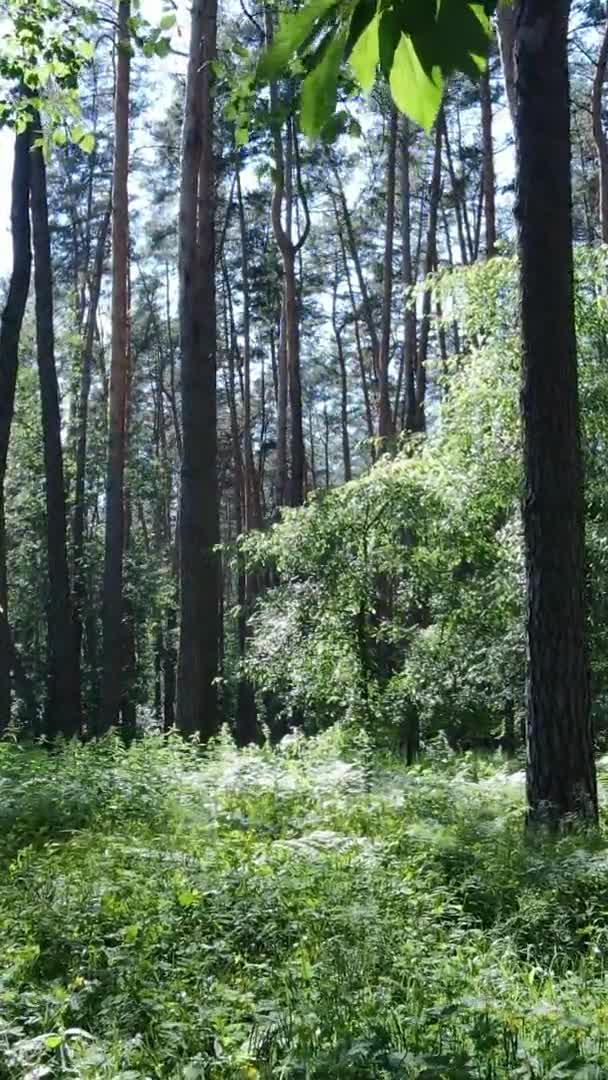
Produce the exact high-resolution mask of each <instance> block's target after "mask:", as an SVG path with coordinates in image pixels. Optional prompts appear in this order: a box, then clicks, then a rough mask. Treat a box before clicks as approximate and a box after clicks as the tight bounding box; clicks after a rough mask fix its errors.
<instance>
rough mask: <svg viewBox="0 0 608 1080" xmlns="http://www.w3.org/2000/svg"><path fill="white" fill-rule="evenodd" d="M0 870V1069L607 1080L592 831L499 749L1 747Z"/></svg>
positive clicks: (93, 1074)
mask: <svg viewBox="0 0 608 1080" xmlns="http://www.w3.org/2000/svg"><path fill="white" fill-rule="evenodd" d="M602 790H604V783H602ZM0 863H1V865H0V952H1V955H2V963H1V967H0V1080H8V1078H11V1080H12V1078H24V1080H25V1078H28V1080H42V1078H44V1077H78V1078H80V1080H85V1078H87V1080H88V1078H91V1080H92V1078H95V1080H103V1078H108V1080H109V1078H111V1080H144V1078H148V1077H150V1078H157V1077H166V1078H176V1080H177V1078H180V1080H199V1078H209V1080H216V1078H217V1080H224V1078H232V1077H234V1078H245V1080H246V1078H249V1080H254V1078H258V1077H259V1078H260V1080H265V1078H270V1077H282V1078H285V1080H296V1078H298V1080H300V1078H301V1080H305V1078H306V1080H321V1078H334V1077H335V1078H342V1077H344V1078H346V1077H353V1078H357V1080H364V1078H367V1077H370V1078H371V1077H378V1078H382V1077H391V1076H396V1077H402V1078H414V1077H416V1078H419V1080H422V1078H426V1080H431V1078H445V1080H448V1078H449V1080H456V1078H479V1080H499V1078H501V1080H502V1078H507V1077H509V1078H513V1077H526V1078H530V1080H540V1078H541V1077H542V1078H545V1077H547V1078H548V1077H551V1078H558V1077H579V1078H591V1077H598V1078H599V1077H605V1076H607V1075H608V997H607V994H606V991H607V989H608V979H607V967H606V946H607V935H608V888H607V885H606V883H607V881H608V848H607V846H606V838H605V836H600V837H596V838H585V837H583V836H576V835H575V836H570V837H568V838H564V839H562V840H560V841H559V842H544V843H540V842H536V843H535V844H534V845H531V844H526V842H525V840H524V838H523V830H522V788H521V782H520V780H519V779H518V777H517V775H515V776H513V775H511V774H509V772H508V771H506V770H505V769H504V767H503V766H502V765H501V763H500V761H498V760H497V761H492V760H487V761H480V760H478V759H475V758H473V757H471V756H465V757H461V758H446V759H444V760H442V759H441V756H440V755H436V756H434V757H432V758H430V759H428V760H427V761H425V762H423V763H422V765H421V766H420V767H419V768H417V769H416V770H410V771H407V770H406V769H405V768H404V767H403V766H402V765H401V764H400V763H397V762H390V761H389V762H387V761H386V760H380V759H376V758H374V756H373V755H372V754H370V752H369V751H368V750H367V749H366V747H365V746H363V747H359V748H357V747H353V746H352V744H351V745H349V744H348V743H347V742H346V741H345V740H344V737H343V736H342V735H340V733H339V732H336V731H334V732H330V733H328V734H326V735H325V736H322V737H320V738H318V739H316V740H308V741H307V740H304V739H301V738H299V737H292V738H290V739H288V740H286V741H285V742H284V743H283V744H282V745H281V747H279V748H278V749H276V750H274V751H273V750H270V749H261V750H250V751H246V752H238V751H236V750H235V749H234V747H233V746H232V745H231V744H230V742H229V740H227V739H220V740H218V742H217V743H216V745H215V746H214V747H213V748H212V749H211V750H210V751H209V752H208V753H206V754H205V755H202V754H201V753H200V752H198V751H197V750H196V748H193V747H187V746H184V744H183V743H181V742H180V741H178V740H173V739H168V740H161V739H153V738H150V739H148V740H146V741H144V742H143V743H141V744H137V745H136V746H134V747H133V748H132V749H131V750H130V751H129V752H127V751H126V750H124V749H123V748H122V746H121V745H120V743H119V742H118V741H117V740H113V739H109V740H107V741H105V742H103V743H102V744H100V745H98V746H96V747H95V746H88V747H84V748H83V747H78V746H66V747H64V748H63V749H61V750H59V751H57V752H53V753H49V752H48V751H46V750H23V749H19V748H17V747H14V746H12V745H8V744H6V745H2V746H0Z"/></svg>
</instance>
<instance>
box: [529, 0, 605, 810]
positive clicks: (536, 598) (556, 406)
mask: <svg viewBox="0 0 608 1080" xmlns="http://www.w3.org/2000/svg"><path fill="white" fill-rule="evenodd" d="M569 8H570V3H569V0H519V4H518V10H517V24H516V44H515V49H516V71H517V85H516V91H517V109H516V137H517V199H516V217H517V224H518V241H519V255H520V266H521V270H520V273H521V318H522V351H523V370H522V392H521V407H522V422H523V445H524V498H523V524H524V538H525V550H526V576H527V600H528V605H527V606H528V616H527V636H528V656H529V667H528V706H527V710H528V720H527V726H528V768H527V795H528V820H529V823H531V824H537V823H547V824H549V825H550V826H552V827H556V826H557V825H559V824H562V823H564V822H565V820H567V818H568V817H569V816H570V815H573V816H575V817H578V818H579V819H583V820H586V821H590V822H594V821H595V820H596V819H597V790H596V778H595V767H594V760H593V738H592V730H591V720H590V701H589V675H588V665H587V652H586V647H585V646H586V642H585V634H586V600H585V582H584V521H583V509H584V507H583V465H582V456H581V447H580V424H579V407H578V386H577V360H576V335H575V326H574V294H573V257H572V208H571V182H570V99H569V80H568V58H567V33H568V15H569Z"/></svg>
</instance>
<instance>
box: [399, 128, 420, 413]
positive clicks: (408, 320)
mask: <svg viewBox="0 0 608 1080" xmlns="http://www.w3.org/2000/svg"><path fill="white" fill-rule="evenodd" d="M399 164H400V170H399V175H400V181H401V276H402V278H403V288H404V292H405V314H404V340H403V354H404V363H403V380H404V383H405V387H404V408H403V428H404V430H405V431H412V430H413V429H414V427H415V422H416V369H417V366H418V358H417V347H418V330H417V319H416V298H415V297H413V296H412V295H411V290H412V288H413V286H414V285H415V281H414V269H413V266H412V240H411V229H412V220H411V207H410V199H411V182H410V125H409V121H408V119H407V117H405V116H404V117H403V119H402V121H401V147H400V156H399ZM397 405H398V406H399V402H397Z"/></svg>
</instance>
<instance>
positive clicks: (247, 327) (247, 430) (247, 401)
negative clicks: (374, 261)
mask: <svg viewBox="0 0 608 1080" xmlns="http://www.w3.org/2000/svg"><path fill="white" fill-rule="evenodd" d="M236 191H237V204H238V211H239V230H240V234H241V270H242V281H243V376H244V385H243V428H244V430H243V449H244V466H245V528H246V529H247V530H248V531H250V530H251V529H259V528H261V525H262V509H261V505H260V489H259V486H258V479H257V475H256V468H255V462H254V458H253V438H252V432H251V300H250V289H249V238H248V236H247V222H246V220H245V205H244V202H243V191H242V187H241V170H240V163H239V160H238V158H237V164H236Z"/></svg>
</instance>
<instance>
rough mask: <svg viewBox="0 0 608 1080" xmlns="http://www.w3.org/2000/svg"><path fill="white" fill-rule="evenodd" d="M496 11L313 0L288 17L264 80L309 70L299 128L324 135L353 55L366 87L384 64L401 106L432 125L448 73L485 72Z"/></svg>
mask: <svg viewBox="0 0 608 1080" xmlns="http://www.w3.org/2000/svg"><path fill="white" fill-rule="evenodd" d="M494 7H495V4H494V3H491V2H490V3H487V2H486V3H481V2H479V0H440V2H437V0H394V2H391V0H386V2H385V0H381V2H379V3H378V4H377V5H376V4H374V3H370V0H358V2H354V0H341V2H337V0H309V2H308V3H306V4H305V5H304V6H303V7H301V8H299V9H298V10H296V11H293V12H288V13H286V14H284V15H283V16H282V20H281V24H280V26H279V29H278V32H277V34H276V36H275V38H274V41H273V42H272V44H271V46H270V48H269V49H268V51H267V52H266V54H265V55H264V56H263V57H262V58H261V60H260V62H259V64H258V79H259V80H260V81H262V82H264V81H268V80H271V79H276V78H277V77H278V76H279V75H285V74H287V73H288V72H289V70H290V67H291V68H293V70H296V69H297V70H298V71H300V72H301V71H302V70H304V71H305V72H307V74H306V77H305V79H304V82H303V85H302V93H301V116H300V123H301V127H302V131H303V132H304V133H305V134H307V135H310V136H313V137H317V136H319V135H320V134H321V133H322V132H323V129H324V127H325V125H326V124H328V123H329V122H330V120H331V118H332V116H333V113H334V110H335V107H336V91H337V80H338V72H339V69H340V65H341V63H342V61H343V59H349V58H350V62H351V66H352V68H353V71H354V73H355V75H356V76H357V78H358V79H359V82H360V84H361V86H362V87H363V89H364V90H369V89H370V88H371V86H372V84H373V82H374V78H375V72H376V66H377V64H378V61H379V62H380V67H381V69H382V71H383V73H384V75H385V76H386V78H387V79H388V82H389V85H390V89H391V93H392V96H393V100H394V102H395V104H396V105H397V107H398V108H399V109H401V111H402V112H404V113H406V114H407V115H408V116H410V117H411V118H412V119H413V120H415V121H416V122H417V123H419V124H421V125H422V126H423V127H425V128H429V127H430V126H431V125H432V123H433V120H434V119H435V116H436V114H437V110H438V108H439V105H440V102H441V97H442V93H443V86H444V82H445V80H446V79H447V78H448V76H449V75H451V74H452V73H453V72H456V71H459V72H464V73H465V74H467V75H470V76H471V77H473V78H475V77H476V76H477V75H478V74H479V72H480V71H482V70H483V68H484V65H485V56H486V53H487V49H488V42H489V36H490V19H489V16H490V15H491V14H492V11H493V9H494Z"/></svg>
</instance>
